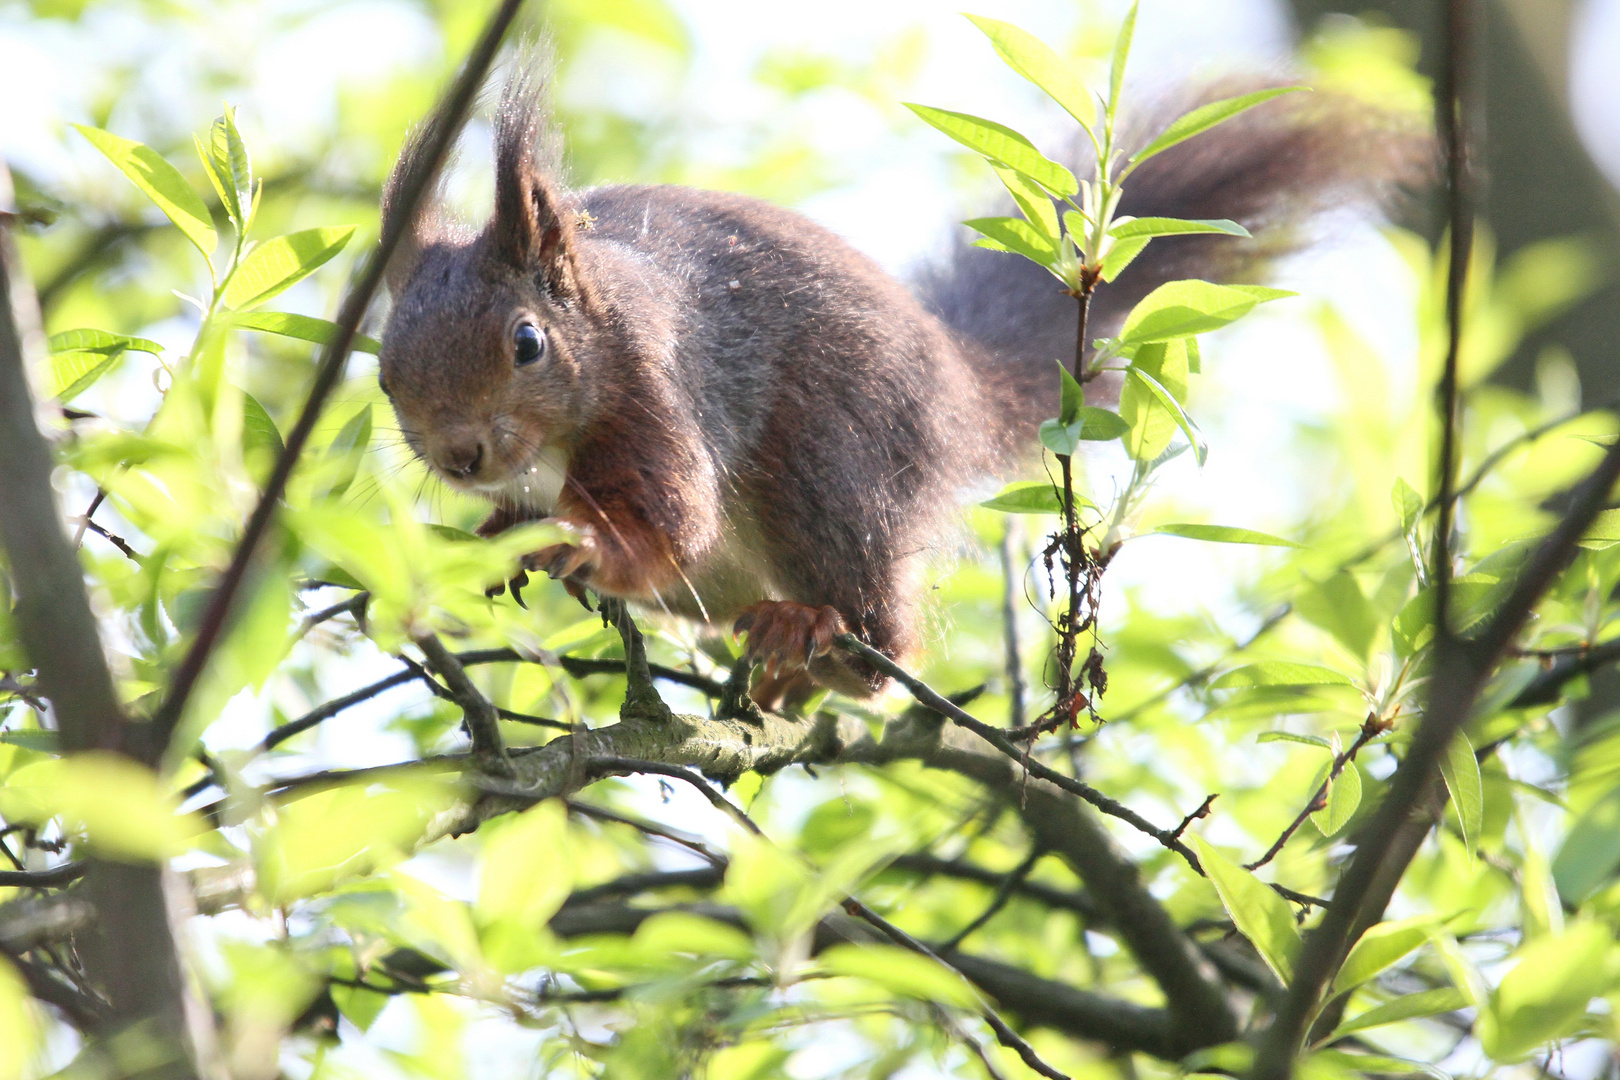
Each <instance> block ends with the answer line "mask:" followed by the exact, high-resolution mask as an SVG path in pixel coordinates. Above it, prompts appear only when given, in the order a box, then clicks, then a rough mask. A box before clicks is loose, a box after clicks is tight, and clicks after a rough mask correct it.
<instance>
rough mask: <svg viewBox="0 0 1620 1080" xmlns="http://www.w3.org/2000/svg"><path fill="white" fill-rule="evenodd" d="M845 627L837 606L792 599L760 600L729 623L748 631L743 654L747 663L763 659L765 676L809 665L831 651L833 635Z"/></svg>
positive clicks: (773, 675)
mask: <svg viewBox="0 0 1620 1080" xmlns="http://www.w3.org/2000/svg"><path fill="white" fill-rule="evenodd" d="M846 629H847V627H846V625H845V623H844V619H843V616H841V615H839V614H838V612H837V610H836V609H834V608H831V607H812V606H810V605H809V604H798V603H794V602H793V601H791V600H762V601H760V602H759V603H757V604H753V605H751V606H749V607H747V608H745V609H744V610H743V612H742V613H741V614H740V615H738V616H737V619H736V621H735V622H734V623H732V630H733V632H734V633H738V634H743V633H746V634H747V635H748V645H747V648H746V649H744V651H743V656H744V657H746V658H747V660H748V661H749V663H760V662H763V663H764V665H765V675H766V678H776V677H777V675H778V674H779V673H784V672H789V671H794V670H797V669H800V668H805V667H808V666H809V665H810V662H811V661H813V660H814V659H815V658H816V657H818V656H825V655H827V654H828V653H830V652H831V651H832V646H833V639H834V638H836V637H837V636H838V635H839V634H841V633H843V632H844V631H845V630H846Z"/></svg>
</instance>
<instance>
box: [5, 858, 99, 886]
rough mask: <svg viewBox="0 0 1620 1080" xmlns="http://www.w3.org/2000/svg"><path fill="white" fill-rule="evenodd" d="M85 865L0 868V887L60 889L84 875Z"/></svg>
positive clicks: (79, 863)
mask: <svg viewBox="0 0 1620 1080" xmlns="http://www.w3.org/2000/svg"><path fill="white" fill-rule="evenodd" d="M85 866H86V864H85V863H83V862H70V863H63V864H62V865H61V866H53V867H51V868H50V869H49V870H0V888H11V889H60V888H61V887H62V886H64V885H70V884H72V883H73V882H75V881H78V880H79V879H80V878H82V877H84V870H85Z"/></svg>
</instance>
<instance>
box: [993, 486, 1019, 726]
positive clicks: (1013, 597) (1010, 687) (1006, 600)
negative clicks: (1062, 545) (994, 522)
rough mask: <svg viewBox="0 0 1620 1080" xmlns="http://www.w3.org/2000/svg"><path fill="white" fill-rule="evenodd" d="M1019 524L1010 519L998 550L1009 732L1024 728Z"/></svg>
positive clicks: (1013, 516)
mask: <svg viewBox="0 0 1620 1080" xmlns="http://www.w3.org/2000/svg"><path fill="white" fill-rule="evenodd" d="M1017 520H1018V519H1017V516H1016V515H1013V514H1009V515H1007V526H1006V528H1005V529H1003V530H1002V533H1001V545H1000V548H999V551H1000V554H1001V577H1002V583H1003V587H1002V593H1001V625H1002V633H1003V635H1004V636H1005V637H1006V641H1007V656H1006V671H1007V699H1008V704H1007V726H1008V727H1010V728H1021V727H1023V726H1024V690H1025V688H1024V659H1023V650H1022V649H1020V648H1019V646H1018V603H1017V597H1018V596H1019V595H1021V590H1020V589H1019V588H1018V580H1019V576H1018V574H1017V572H1016V566H1015V564H1014V561H1013V532H1014V530H1015V523H1016V522H1017Z"/></svg>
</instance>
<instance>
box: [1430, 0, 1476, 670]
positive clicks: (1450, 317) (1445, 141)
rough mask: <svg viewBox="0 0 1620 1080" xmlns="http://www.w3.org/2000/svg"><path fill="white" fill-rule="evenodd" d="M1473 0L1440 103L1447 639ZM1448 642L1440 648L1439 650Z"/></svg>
mask: <svg viewBox="0 0 1620 1080" xmlns="http://www.w3.org/2000/svg"><path fill="white" fill-rule="evenodd" d="M1470 15H1471V13H1470V12H1469V0H1448V2H1447V4H1446V43H1447V48H1446V62H1445V68H1444V71H1443V81H1442V86H1441V92H1440V95H1439V97H1440V100H1439V102H1438V108H1437V109H1436V110H1435V112H1436V115H1437V116H1438V118H1439V123H1440V140H1441V144H1442V145H1443V146H1444V147H1445V148H1446V173H1447V179H1448V180H1449V188H1450V199H1449V204H1448V207H1447V209H1448V211H1449V216H1450V222H1451V255H1450V261H1449V263H1448V265H1447V268H1446V269H1447V273H1446V359H1445V367H1444V368H1443V369H1442V371H1441V375H1440V387H1439V391H1438V398H1439V401H1438V407H1439V410H1440V461H1439V466H1438V471H1439V478H1438V481H1437V482H1436V484H1435V491H1436V495H1435V499H1436V501H1437V502H1438V504H1439V505H1438V507H1437V508H1436V520H1435V527H1434V559H1433V562H1434V566H1433V568H1432V570H1431V575H1432V577H1433V580H1434V629H1435V634H1436V636H1437V637H1438V638H1439V639H1440V641H1441V642H1444V641H1445V640H1446V639H1448V638H1450V637H1451V636H1452V628H1451V570H1452V567H1451V559H1452V550H1451V523H1452V520H1453V515H1454V513H1455V511H1456V502H1455V500H1454V498H1453V496H1452V490H1453V488H1454V487H1455V485H1456V482H1457V477H1456V468H1457V461H1456V458H1457V365H1458V363H1459V360H1460V357H1461V354H1462V333H1463V300H1464V293H1465V291H1466V290H1467V287H1468V261H1469V256H1470V255H1471V253H1472V250H1473V241H1474V200H1473V184H1472V182H1471V179H1472V178H1471V170H1470V169H1469V165H1468V125H1469V123H1470V121H1471V120H1472V114H1471V111H1470V110H1468V109H1465V107H1464V105H1465V98H1466V97H1467V96H1468V94H1467V89H1466V87H1467V82H1468V80H1469V78H1470V76H1471V72H1470V69H1469V67H1468V63H1469V59H1470V57H1469V56H1468V41H1469V38H1470V36H1471V33H1472V30H1471V27H1470V25H1469V21H1470ZM1440 648H1443V646H1440V647H1437V651H1439V650H1440Z"/></svg>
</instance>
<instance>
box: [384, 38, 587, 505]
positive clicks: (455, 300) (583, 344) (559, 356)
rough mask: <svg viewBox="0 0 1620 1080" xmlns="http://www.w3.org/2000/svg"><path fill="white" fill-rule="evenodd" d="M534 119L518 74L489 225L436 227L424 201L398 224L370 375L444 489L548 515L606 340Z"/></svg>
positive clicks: (570, 217)
mask: <svg viewBox="0 0 1620 1080" xmlns="http://www.w3.org/2000/svg"><path fill="white" fill-rule="evenodd" d="M542 116H543V109H542V108H541V104H540V95H539V93H538V91H537V89H536V84H535V83H534V82H532V81H531V80H530V79H529V78H528V77H527V76H526V75H525V74H524V73H523V70H522V69H521V68H520V70H519V73H518V74H517V75H515V76H514V77H513V78H512V79H511V80H509V82H508V83H507V87H506V92H505V94H504V95H503V98H502V102H501V108H500V111H499V113H498V114H497V118H496V124H495V166H496V168H495V208H494V211H493V213H492V214H491V216H490V219H489V221H488V223H487V224H486V225H485V226H484V228H483V229H482V230H480V231H476V232H475V231H472V230H470V229H467V228H465V227H463V226H459V225H456V224H454V223H450V222H446V221H445V220H444V219H443V218H442V217H441V216H440V215H439V213H438V211H437V210H436V209H435V207H434V204H433V202H428V204H427V206H426V207H425V208H424V209H422V210H419V211H417V212H415V213H413V215H412V219H411V220H410V221H409V222H407V223H406V224H407V228H406V232H405V238H404V240H403V241H402V243H401V245H400V249H399V251H398V253H397V254H396V255H395V257H394V259H393V260H392V261H391V262H390V264H389V268H388V275H387V280H388V287H389V292H390V294H391V295H392V297H393V308H392V310H391V312H390V314H389V317H388V322H387V324H386V326H385V328H384V330H383V336H382V352H381V355H380V357H379V368H378V381H379V383H380V384H381V386H382V389H383V392H384V393H385V394H387V395H388V398H389V400H390V401H391V402H392V404H393V407H394V413H395V415H396V416H397V417H398V420H399V428H400V432H401V433H402V434H403V435H404V437H405V440H406V442H407V443H408V444H409V445H410V447H411V449H412V450H413V451H415V452H416V454H417V455H418V456H419V457H421V458H422V460H423V461H424V462H426V463H427V465H428V466H429V467H430V468H431V469H433V471H434V472H436V473H438V474H439V475H440V476H442V477H443V478H444V479H445V480H446V481H448V482H449V483H450V484H451V486H453V487H456V488H458V489H461V490H464V491H471V492H476V493H479V494H483V495H485V496H487V497H489V498H491V499H493V500H496V501H499V502H504V503H508V504H511V505H518V506H522V505H528V506H530V507H537V508H540V509H549V504H550V502H552V501H553V500H554V499H555V485H556V483H558V482H560V479H561V477H560V474H559V473H558V470H557V467H556V461H557V459H558V454H559V452H563V453H566V448H567V446H568V445H569V443H570V442H571V441H572V439H573V437H574V436H575V435H576V433H577V432H578V431H579V429H580V427H581V425H582V424H583V422H584V421H585V419H586V418H587V417H588V415H589V411H590V405H591V397H592V395H591V393H590V386H589V379H588V378H587V377H586V372H587V371H588V370H589V369H590V368H591V367H592V358H593V356H595V355H598V354H601V353H603V352H604V351H609V350H611V349H612V348H613V335H612V333H611V327H610V324H609V321H608V320H607V319H605V318H604V316H603V312H602V307H601V304H600V303H599V301H598V299H597V297H596V294H595V291H594V290H593V289H592V288H591V287H590V284H589V280H588V278H587V276H586V275H585V274H584V273H582V272H581V267H582V264H583V261H584V260H582V259H581V257H580V252H579V246H580V245H579V237H578V231H577V228H576V222H577V220H578V218H579V209H578V207H577V206H576V204H575V202H574V200H573V199H572V198H570V197H569V196H568V195H567V194H566V193H565V192H563V191H562V190H561V189H560V188H559V187H558V185H557V184H556V183H555V182H554V181H553V180H552V179H551V177H550V174H549V171H548V170H547V169H545V168H543V167H542V164H541V161H540V157H541V154H540V146H539V143H540V139H539V137H538V136H539V133H540V132H541V130H542V127H543V125H542ZM425 142H426V139H425V137H424V136H423V135H422V134H418V135H417V136H416V137H415V138H413V139H411V140H410V141H409V142H408V143H407V145H406V147H405V149H404V151H403V152H402V154H401V156H400V161H399V164H398V165H396V166H395V168H394V173H393V176H392V177H391V178H390V180H389V182H388V186H387V188H386V189H385V193H384V198H383V215H384V219H385V220H388V219H389V216H390V215H391V214H394V213H397V212H398V211H397V203H398V195H399V188H400V185H401V183H402V181H403V178H404V176H405V175H406V173H407V172H408V171H409V169H410V166H411V163H412V161H413V160H414V157H415V155H417V154H419V153H420V152H421V147H422V146H423V145H424V143H425ZM425 201H426V200H425ZM547 474H557V475H547ZM548 487H549V488H550V491H549V494H548V493H547V489H548Z"/></svg>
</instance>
